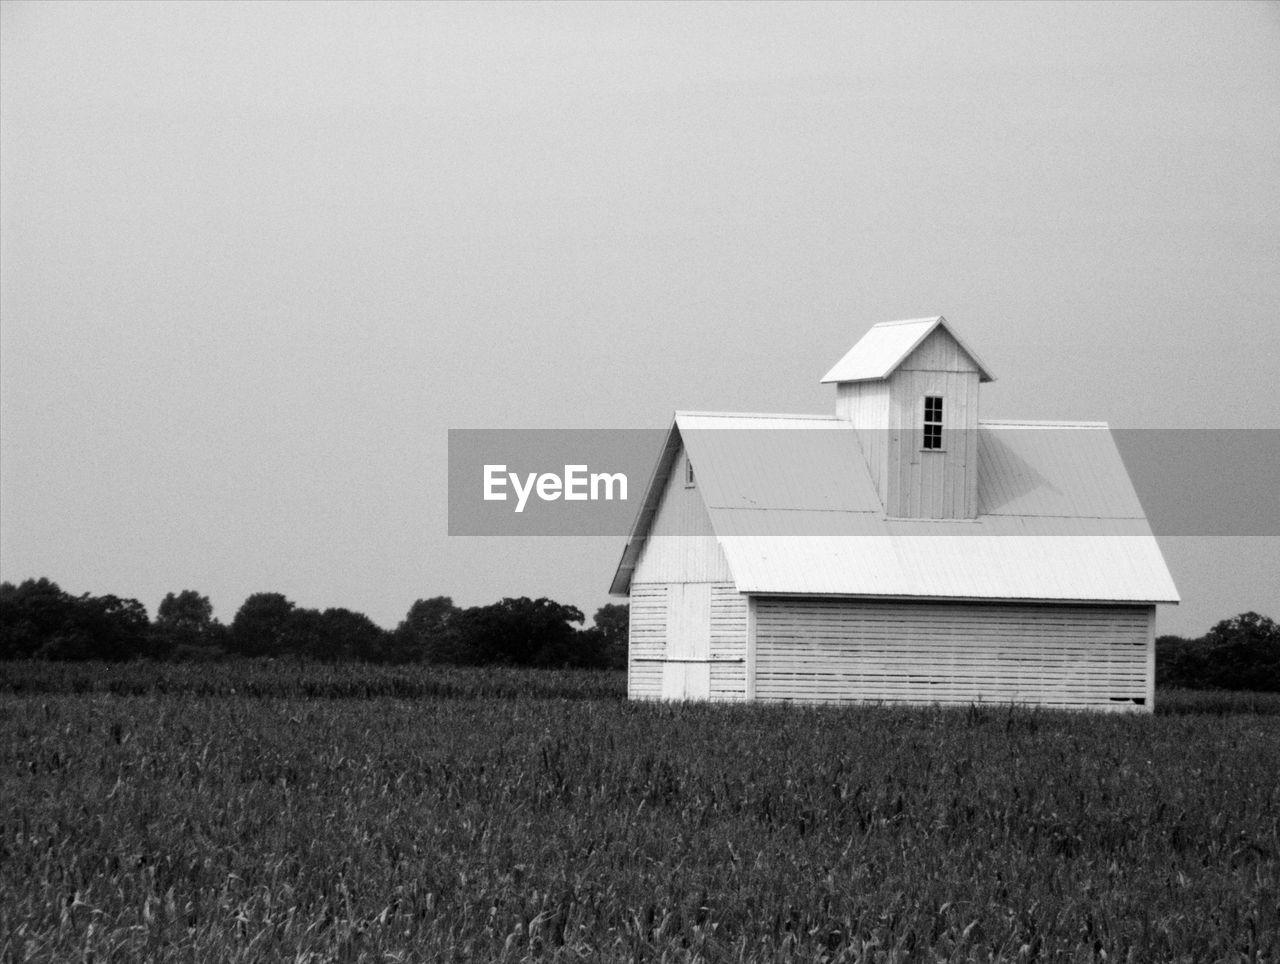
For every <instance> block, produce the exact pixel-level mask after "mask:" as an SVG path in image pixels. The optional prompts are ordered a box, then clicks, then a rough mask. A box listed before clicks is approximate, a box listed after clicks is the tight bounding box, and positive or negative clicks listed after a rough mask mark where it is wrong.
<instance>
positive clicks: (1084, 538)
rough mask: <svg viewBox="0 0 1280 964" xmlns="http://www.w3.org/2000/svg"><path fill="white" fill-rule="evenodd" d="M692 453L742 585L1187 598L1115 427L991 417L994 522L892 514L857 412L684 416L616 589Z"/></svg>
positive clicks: (988, 458) (983, 437) (986, 454)
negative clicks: (861, 437) (855, 419)
mask: <svg viewBox="0 0 1280 964" xmlns="http://www.w3.org/2000/svg"><path fill="white" fill-rule="evenodd" d="M681 446H685V447H687V448H688V450H689V456H690V458H691V459H692V461H693V464H694V466H695V468H696V471H697V479H698V484H697V490H698V492H699V494H700V495H701V498H702V499H703V502H704V504H705V505H706V508H707V513H708V515H709V516H710V518H711V524H712V528H713V530H714V532H715V535H716V538H717V540H718V541H719V543H720V546H721V548H722V550H723V551H724V554H725V558H726V560H727V562H728V564H729V568H730V571H731V572H732V573H733V578H734V581H735V584H736V586H737V588H738V590H739V591H740V592H745V593H756V594H767V595H783V594H785V595H806V594H821V595H840V596H875V597H889V598H913V597H914V598H930V599H1006V600H1013V599H1023V600H1047V601H1060V602H1067V601H1074V602H1086V601H1089V602H1130V603H1154V602H1177V601H1178V593H1177V589H1176V588H1175V587H1174V584H1173V580H1172V578H1171V577H1170V575H1169V571H1168V569H1167V568H1166V567H1165V563H1164V559H1163V557H1162V556H1161V554H1160V549H1159V547H1158V546H1157V544H1156V541H1155V538H1154V536H1153V535H1152V533H1151V528H1150V526H1149V525H1148V524H1147V520H1146V517H1145V515H1144V513H1143V511H1142V506H1141V504H1140V503H1139V501H1138V497H1137V495H1136V494H1135V493H1134V491H1133V486H1132V484H1131V483H1130V481H1129V476H1128V473H1127V472H1126V471H1125V468H1124V463H1123V462H1122V461H1121V459H1120V453H1119V452H1118V451H1117V449H1116V447H1115V442H1114V441H1113V440H1112V438H1111V432H1110V431H1109V429H1108V428H1107V426H1106V425H1105V424H1103V423H1087V422H1067V423H1064V422H1051V423H1038V422H983V423H979V429H978V472H979V475H978V478H979V484H978V504H979V510H978V511H979V515H978V518H977V519H976V520H960V521H957V520H928V519H889V518H888V517H887V516H886V514H885V510H884V506H883V504H882V503H881V501H880V497H879V495H878V494H877V493H876V489H875V486H874V484H873V483H872V480H871V475H870V472H869V470H868V469H867V465H866V462H865V460H864V459H863V457H862V454H861V450H860V448H859V446H858V441H857V433H856V431H855V430H854V428H853V426H852V424H851V423H849V422H847V421H844V420H842V419H838V418H826V417H822V416H795V415H724V414H707V413H694V412H678V413H677V414H676V416H675V419H674V420H673V422H672V425H671V428H670V430H669V432H668V434H667V441H666V444H665V445H664V448H663V453H662V456H661V457H660V459H659V462H658V465H657V466H656V468H655V471H654V474H653V477H652V479H651V480H650V482H649V488H648V489H647V490H646V493H645V496H644V502H643V504H642V507H641V510H640V512H639V514H638V516H637V519H636V524H635V526H634V527H633V529H632V532H631V537H630V539H629V541H628V544H627V547H626V550H625V551H624V553H623V557H622V561H621V562H620V564H619V566H618V570H617V572H616V574H615V576H614V580H613V585H612V586H611V589H610V591H611V592H613V593H617V594H623V593H626V592H628V590H629V588H630V584H631V576H632V573H633V572H634V570H635V568H636V566H637V565H638V564H639V561H640V557H641V554H642V552H643V549H644V545H645V542H646V540H647V539H648V537H649V530H650V527H651V525H652V523H653V520H654V518H655V516H656V514H657V512H658V511H659V509H660V505H659V503H660V501H661V498H662V492H663V489H664V486H665V483H666V480H667V477H668V475H669V474H670V472H671V471H672V469H673V467H674V465H675V461H676V456H677V455H678V454H679V452H680V449H681ZM676 538H678V537H676Z"/></svg>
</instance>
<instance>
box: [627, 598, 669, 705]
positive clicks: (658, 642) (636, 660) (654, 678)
mask: <svg viewBox="0 0 1280 964" xmlns="http://www.w3.org/2000/svg"><path fill="white" fill-rule="evenodd" d="M630 602H631V612H630V618H629V620H628V629H627V696H628V697H629V698H631V699H633V700H645V699H648V700H656V699H658V698H659V697H660V696H662V658H663V656H665V655H666V645H667V587H666V586H662V585H636V584H634V583H633V584H632V586H631V600H630Z"/></svg>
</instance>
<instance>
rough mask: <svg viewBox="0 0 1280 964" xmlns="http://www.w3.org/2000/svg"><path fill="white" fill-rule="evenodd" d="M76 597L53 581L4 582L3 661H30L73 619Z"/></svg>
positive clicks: (0, 589) (0, 595) (0, 606)
mask: <svg viewBox="0 0 1280 964" xmlns="http://www.w3.org/2000/svg"><path fill="white" fill-rule="evenodd" d="M74 609H75V599H74V597H72V596H70V595H68V594H67V593H65V592H63V591H62V590H61V589H60V588H59V587H58V584H57V583H55V582H52V581H51V580H49V579H45V578H43V577H41V578H40V579H27V580H24V581H23V582H22V583H21V584H20V585H17V586H15V585H14V584H13V583H11V582H6V583H0V659H30V658H31V657H33V656H35V655H36V653H37V652H38V651H39V650H40V648H41V647H42V646H43V645H44V644H45V643H47V642H48V641H49V640H51V639H53V638H54V637H55V636H56V635H57V634H58V633H59V631H60V630H61V629H62V627H63V625H64V624H65V623H67V621H68V620H69V619H70V618H71V614H72V612H73V611H74Z"/></svg>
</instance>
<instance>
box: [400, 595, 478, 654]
mask: <svg viewBox="0 0 1280 964" xmlns="http://www.w3.org/2000/svg"><path fill="white" fill-rule="evenodd" d="M460 612H461V610H459V609H458V607H457V606H455V605H454V604H453V600H452V599H451V598H450V597H448V596H433V597H432V598H430V599H419V600H417V601H416V602H415V603H414V604H413V605H412V606H410V607H409V612H408V614H407V615H406V616H405V618H404V619H403V620H402V621H401V623H400V625H399V626H397V627H396V630H395V634H394V640H393V642H392V644H391V649H390V652H389V654H388V659H389V661H390V662H393V663H457V662H465V659H464V658H463V655H462V653H461V652H460V650H459V636H458V625H457V618H458V614H459V613H460Z"/></svg>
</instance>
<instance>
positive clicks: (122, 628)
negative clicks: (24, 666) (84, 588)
mask: <svg viewBox="0 0 1280 964" xmlns="http://www.w3.org/2000/svg"><path fill="white" fill-rule="evenodd" d="M150 630H151V620H150V618H149V617H148V616H147V610H146V607H145V606H143V605H142V603H140V602H138V600H136V599H121V598H120V597H118V596H111V595H107V596H91V595H89V594H88V593H85V594H84V595H83V596H77V597H76V598H75V600H74V605H73V607H72V609H71V610H70V613H69V617H68V618H67V619H66V620H65V621H64V622H63V624H62V626H61V627H59V629H58V631H57V633H55V634H54V636H53V637H52V638H50V639H47V640H46V641H45V642H44V643H43V644H42V645H41V647H40V649H39V650H37V651H36V654H35V655H36V656H38V657H41V658H43V659H55V660H84V659H105V660H112V661H119V660H126V659H132V658H134V657H138V656H150V655H153V653H152V650H151V639H150V636H151V633H150Z"/></svg>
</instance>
